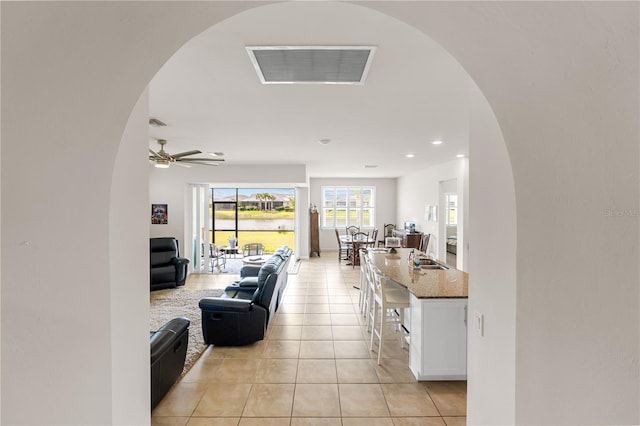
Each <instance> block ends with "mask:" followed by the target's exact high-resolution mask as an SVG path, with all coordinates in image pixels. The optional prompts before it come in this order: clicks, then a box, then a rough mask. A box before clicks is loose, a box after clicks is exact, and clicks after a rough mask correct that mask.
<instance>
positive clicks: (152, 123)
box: [149, 118, 167, 127]
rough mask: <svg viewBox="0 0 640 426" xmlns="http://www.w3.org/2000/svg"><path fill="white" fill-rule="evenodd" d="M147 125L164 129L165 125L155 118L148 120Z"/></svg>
mask: <svg viewBox="0 0 640 426" xmlns="http://www.w3.org/2000/svg"><path fill="white" fill-rule="evenodd" d="M149 125H150V126H153V127H166V126H167V125H166V124H164V123H163V122H162V121H160V120H158V119H157V118H150V119H149Z"/></svg>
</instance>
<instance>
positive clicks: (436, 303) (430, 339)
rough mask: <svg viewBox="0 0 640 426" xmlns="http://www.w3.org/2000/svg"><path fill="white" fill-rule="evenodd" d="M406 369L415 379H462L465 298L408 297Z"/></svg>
mask: <svg viewBox="0 0 640 426" xmlns="http://www.w3.org/2000/svg"><path fill="white" fill-rule="evenodd" d="M410 315H411V320H410V324H411V326H410V328H409V330H410V332H411V343H410V345H409V368H410V369H411V371H412V372H413V374H414V376H415V377H416V379H418V380H466V378H467V299H466V298H458V299H418V298H416V297H415V296H414V295H411V314H410Z"/></svg>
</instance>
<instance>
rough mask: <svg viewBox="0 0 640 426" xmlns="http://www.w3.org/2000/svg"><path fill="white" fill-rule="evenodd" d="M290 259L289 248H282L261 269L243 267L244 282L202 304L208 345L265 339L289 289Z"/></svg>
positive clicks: (201, 308) (228, 288)
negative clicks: (283, 293) (281, 297)
mask: <svg viewBox="0 0 640 426" xmlns="http://www.w3.org/2000/svg"><path fill="white" fill-rule="evenodd" d="M290 255H291V250H290V249H289V248H287V247H285V248H281V249H279V250H278V251H277V252H276V253H275V254H274V255H273V256H271V258H269V260H267V261H266V262H265V264H264V265H262V266H261V267H259V268H257V267H255V266H251V267H250V266H245V267H243V270H242V272H241V276H242V277H243V279H242V280H240V281H239V282H237V283H235V284H234V285H231V286H228V287H227V288H226V289H225V293H224V295H223V296H221V297H205V298H203V299H201V300H200V303H199V306H200V310H201V311H202V334H203V336H204V341H205V343H206V344H213V345H221V346H236V345H246V344H250V343H253V342H256V341H258V340H262V339H264V335H265V331H266V328H267V324H268V323H269V320H270V319H271V318H272V317H273V315H275V311H276V310H277V308H278V305H279V298H280V296H281V294H282V292H283V291H284V288H285V286H286V282H287V268H288V264H289V257H290Z"/></svg>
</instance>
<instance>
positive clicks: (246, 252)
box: [242, 243, 264, 257]
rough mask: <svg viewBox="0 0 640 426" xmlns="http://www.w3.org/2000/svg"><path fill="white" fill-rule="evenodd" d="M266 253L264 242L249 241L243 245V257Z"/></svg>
mask: <svg viewBox="0 0 640 426" xmlns="http://www.w3.org/2000/svg"><path fill="white" fill-rule="evenodd" d="M263 254H264V244H262V243H248V244H245V245H243V246H242V257H247V256H262V255H263Z"/></svg>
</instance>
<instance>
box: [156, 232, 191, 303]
mask: <svg viewBox="0 0 640 426" xmlns="http://www.w3.org/2000/svg"><path fill="white" fill-rule="evenodd" d="M149 254H150V266H149V281H150V284H151V290H161V289H163V288H174V287H176V286H180V285H184V283H185V282H186V280H187V265H189V259H186V258H183V257H180V250H179V248H178V240H176V239H175V238H173V237H160V238H150V239H149Z"/></svg>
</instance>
